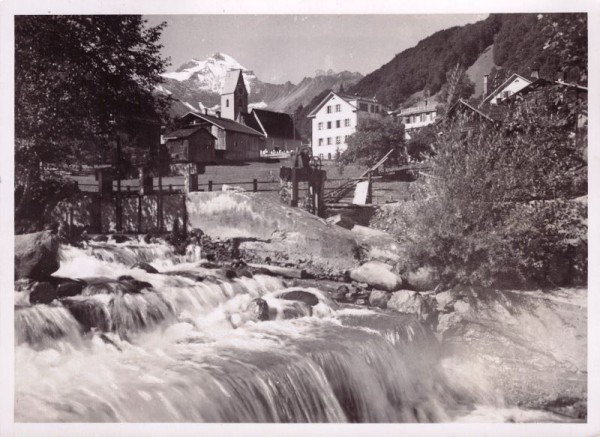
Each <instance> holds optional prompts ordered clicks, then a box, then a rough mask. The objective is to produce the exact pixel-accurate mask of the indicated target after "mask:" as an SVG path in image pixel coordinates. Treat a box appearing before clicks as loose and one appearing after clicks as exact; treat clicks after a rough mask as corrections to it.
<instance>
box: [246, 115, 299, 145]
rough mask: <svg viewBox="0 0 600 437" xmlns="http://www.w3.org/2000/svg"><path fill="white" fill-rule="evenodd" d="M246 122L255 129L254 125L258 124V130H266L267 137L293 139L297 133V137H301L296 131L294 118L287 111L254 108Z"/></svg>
mask: <svg viewBox="0 0 600 437" xmlns="http://www.w3.org/2000/svg"><path fill="white" fill-rule="evenodd" d="M252 118H254V121H253V120H252ZM245 121H246V120H245ZM246 124H247V125H248V126H251V127H253V128H254V129H256V127H254V126H257V125H258V127H259V129H257V130H261V131H262V132H264V133H265V135H266V136H267V137H276V138H287V139H293V138H294V135H295V137H296V138H300V134H299V133H298V131H295V132H294V130H295V129H294V120H293V119H292V117H291V116H290V114H286V113H285V112H274V111H267V110H265V109H253V110H252V113H251V114H250V116H249V117H248V121H247V122H246Z"/></svg>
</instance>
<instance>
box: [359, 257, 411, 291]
mask: <svg viewBox="0 0 600 437" xmlns="http://www.w3.org/2000/svg"><path fill="white" fill-rule="evenodd" d="M391 269H392V267H391V266H389V265H388V264H385V263H382V262H379V261H369V262H366V263H365V264H363V265H361V266H359V267H357V268H355V269H353V270H351V271H350V278H352V279H353V280H354V281H356V282H364V283H367V284H369V285H370V286H371V287H373V288H377V289H380V290H386V291H396V290H399V289H400V288H402V278H401V277H400V276H398V275H397V274H395V273H394V272H392V271H391Z"/></svg>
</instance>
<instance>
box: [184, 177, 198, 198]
mask: <svg viewBox="0 0 600 437" xmlns="http://www.w3.org/2000/svg"><path fill="white" fill-rule="evenodd" d="M194 191H198V173H186V174H185V192H186V193H193V192H194Z"/></svg>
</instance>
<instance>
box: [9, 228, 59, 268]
mask: <svg viewBox="0 0 600 437" xmlns="http://www.w3.org/2000/svg"><path fill="white" fill-rule="evenodd" d="M58 246H59V243H58V238H57V236H56V235H55V234H52V233H51V232H50V231H43V232H35V233H32V234H23V235H16V236H15V279H21V278H31V279H38V280H43V279H46V278H48V277H49V276H50V275H51V274H52V273H54V272H55V271H57V270H58V268H59V267H60V262H59V256H58Z"/></svg>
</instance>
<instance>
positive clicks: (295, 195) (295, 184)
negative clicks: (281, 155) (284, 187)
mask: <svg viewBox="0 0 600 437" xmlns="http://www.w3.org/2000/svg"><path fill="white" fill-rule="evenodd" d="M296 170H297V169H296V168H295V167H294V168H292V197H291V199H290V206H298V175H297V174H296Z"/></svg>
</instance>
